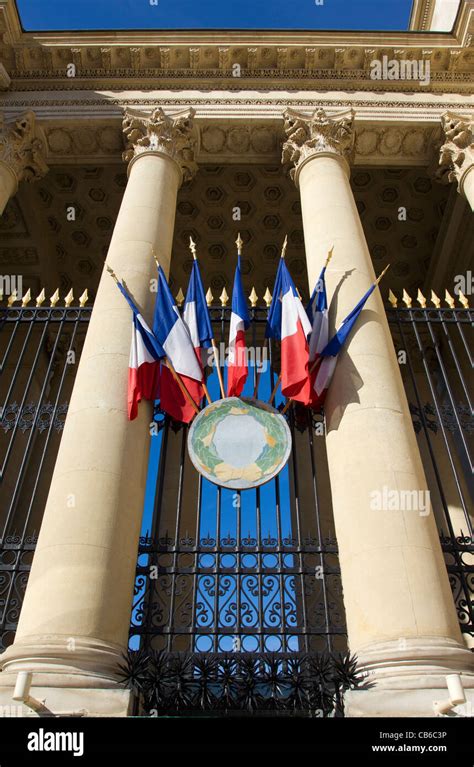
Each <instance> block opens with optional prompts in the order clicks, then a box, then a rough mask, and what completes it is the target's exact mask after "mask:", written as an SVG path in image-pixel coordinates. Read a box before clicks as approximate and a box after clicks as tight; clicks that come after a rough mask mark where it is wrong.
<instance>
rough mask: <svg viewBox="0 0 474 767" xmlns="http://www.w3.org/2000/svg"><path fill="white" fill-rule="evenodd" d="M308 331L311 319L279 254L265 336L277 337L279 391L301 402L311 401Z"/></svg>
mask: <svg viewBox="0 0 474 767" xmlns="http://www.w3.org/2000/svg"><path fill="white" fill-rule="evenodd" d="M310 333H311V323H310V321H309V319H308V315H307V314H306V312H305V310H304V308H303V305H302V303H301V301H300V298H299V296H298V292H297V290H296V288H295V284H294V282H293V280H292V278H291V275H290V273H289V271H288V268H287V266H286V263H285V260H284V259H283V258H282V259H280V264H279V267H278V272H277V276H276V280H275V287H274V290H273V298H272V303H271V306H270V311H269V315H268V320H267V330H266V336H267V338H268V337H270V338H280V339H281V391H282V394H283V395H284V396H285V397H287V398H288V399H292V400H296V401H297V402H302V403H303V404H305V405H307V404H309V402H310V401H311V383H310V378H309V369H308V363H309V347H308V341H307V337H308V335H309V334H310Z"/></svg>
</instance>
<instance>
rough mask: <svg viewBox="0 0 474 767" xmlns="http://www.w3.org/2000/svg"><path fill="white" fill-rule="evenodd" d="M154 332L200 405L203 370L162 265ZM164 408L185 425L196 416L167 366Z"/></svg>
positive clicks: (162, 383)
mask: <svg viewBox="0 0 474 767" xmlns="http://www.w3.org/2000/svg"><path fill="white" fill-rule="evenodd" d="M153 332H154V334H155V336H156V338H157V339H158V341H159V343H160V344H161V345H162V347H163V349H164V351H165V354H166V356H167V357H168V359H169V361H170V362H171V364H172V366H173V367H174V369H175V371H176V373H178V374H179V376H180V377H181V380H182V382H183V384H184V386H185V387H186V389H187V390H188V392H189V394H190V396H191V398H192V399H193V400H194V402H195V403H196V405H198V406H199V404H200V402H201V400H202V397H203V389H202V381H203V372H202V367H201V365H200V363H199V360H198V358H197V356H196V352H195V351H194V346H193V342H192V340H191V337H190V335H189V332H188V329H187V327H186V325H185V323H184V321H183V319H182V318H181V315H180V314H179V311H178V307H177V306H176V303H175V300H174V298H173V295H172V293H171V290H170V288H169V285H168V282H167V280H166V277H165V274H164V272H163V270H162V268H161V266H159V267H158V288H157V294H156V304H155V316H154V320H153ZM160 406H161V408H162V409H163V410H164V411H165V412H166V413H168V414H169V415H170V416H171V417H172V418H174V419H175V420H177V421H182V422H183V423H189V422H190V421H192V419H193V418H194V415H195V410H194V408H193V407H192V405H191V404H190V403H189V402H188V400H187V399H186V397H185V395H184V394H183V392H182V391H181V389H180V387H179V386H178V384H177V383H176V381H175V380H174V378H173V375H172V373H171V372H170V370H169V369H168V368H167V367H166V366H164V365H163V366H162V368H161V381H160Z"/></svg>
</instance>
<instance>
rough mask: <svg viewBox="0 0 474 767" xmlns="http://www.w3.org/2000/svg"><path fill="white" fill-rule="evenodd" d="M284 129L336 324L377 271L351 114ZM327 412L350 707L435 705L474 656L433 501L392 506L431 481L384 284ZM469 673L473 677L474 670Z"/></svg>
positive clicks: (309, 249)
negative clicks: (450, 676)
mask: <svg viewBox="0 0 474 767" xmlns="http://www.w3.org/2000/svg"><path fill="white" fill-rule="evenodd" d="M285 132H286V137H287V138H286V142H285V144H284V147H283V158H282V159H283V162H284V163H288V164H290V165H291V166H292V170H291V175H292V176H293V178H294V181H295V183H296V184H297V186H298V187H299V189H300V194H301V206H302V215H303V227H304V237H305V247H306V258H307V266H308V276H309V287H310V292H311V290H312V289H313V287H314V285H315V284H316V281H317V279H318V277H319V273H320V270H321V268H322V266H323V264H324V262H325V259H326V255H327V252H328V251H329V249H330V248H331V247H332V246H333V245H334V255H333V258H332V261H331V262H330V265H329V267H328V270H327V277H326V282H327V289H328V295H329V299H331V298H332V306H331V313H330V327H331V328H335V327H338V326H339V324H340V323H341V321H342V320H343V318H344V317H345V316H346V315H347V314H348V313H349V312H350V310H351V309H352V308H353V307H354V306H355V304H356V303H357V301H358V300H359V298H360V297H361V296H362V295H363V294H364V293H365V291H366V290H367V289H368V288H369V286H370V285H371V283H372V282H373V280H374V270H373V267H372V263H371V258H370V254H369V251H368V248H367V243H366V240H365V236H364V232H363V229H362V225H361V222H360V219H359V216H358V212H357V208H356V204H355V201H354V197H353V194H352V190H351V186H350V183H349V175H350V170H349V163H348V161H349V160H350V158H351V155H352V151H353V145H354V127H353V113H352V111H348V112H344V113H341V114H339V115H337V116H336V117H335V118H330V117H328V116H327V115H326V114H325V113H324V111H323V110H318V111H317V112H315V113H314V114H313V116H312V117H306V116H304V115H301V114H299V113H297V112H294V111H288V112H287V113H286V115H285ZM387 282H388V280H387ZM387 282H386V283H385V289H386V286H387ZM325 411H326V429H327V454H328V464H329V473H330V480H331V488H332V501H333V509H334V519H335V526H336V533H337V538H338V544H339V552H340V554H339V556H340V563H341V572H342V585H343V590H344V604H345V609H346V617H347V625H348V633H349V644H350V649H351V652H353V653H356V654H357V656H358V658H359V663H360V664H361V666H362V667H363V669H364V670H365V671H366V672H367V673H368V674H369V679H370V680H371V681H373V682H376V687H375V688H374V689H373V690H371V691H370V692H351V693H350V694H349V696H348V706H349V713H350V714H352V715H354V716H357V715H366V716H377V715H395V714H399V715H401V716H409V715H425V716H430V715H433V709H432V701H433V700H435V699H436V696H437V697H446V683H445V675H446V674H447V673H453V672H456V671H459V672H468V669H472V663H473V660H474V659H473V657H472V655H471V654H470V653H469V652H468V651H467V649H466V648H465V646H464V645H463V641H462V638H461V632H460V629H459V625H458V621H457V616H456V611H455V608H454V602H453V598H452V595H451V589H450V586H449V582H448V576H447V573H446V567H445V564H444V561H443V555H442V552H441V548H440V544H439V540H438V532H437V529H436V524H435V520H434V516H433V513H432V511H431V509H430V507H429V508H428V513H424V510H423V509H422V508H420V510H418V511H417V510H413V511H403V510H398V511H397V510H391V509H392V508H393V503H397V502H398V503H399V504H400V505H401V503H402V501H401V498H402V493H403V491H406V492H412V491H417V492H420V491H421V492H426V491H427V485H426V480H425V476H424V471H423V466H422V462H421V458H420V454H419V450H418V446H417V443H416V438H415V433H414V430H413V426H412V421H411V417H410V413H409V410H408V405H407V400H406V396H405V392H404V389H403V384H402V379H401V376H400V371H399V367H398V363H397V358H396V355H395V350H394V346H393V342H392V338H391V334H390V330H389V327H388V322H387V318H386V315H385V310H384V306H383V302H382V299H381V296H380V293H379V291H378V290H376V291H375V293H374V294H373V295H372V296H371V298H370V299H369V301H368V303H367V305H366V308H365V309H364V311H363V313H362V315H361V317H360V319H359V321H358V324H357V326H356V328H355V330H354V331H353V333H352V335H351V338H350V339H349V341H348V343H347V345H346V348H345V350H344V351H343V352H342V353H341V355H340V358H339V360H338V363H337V368H336V371H335V375H334V378H333V381H332V385H331V389H330V392H329V395H328V398H327V402H326V408H325ZM384 489H385V494H387V493H388V492H391V491H393V493H392V495H391V498H394V499H395V501H394V502H392V503H391V504H390V505H387V503H386V502H384V501H383V500H382V499H381V498H380V496H381V495H382V494H383V493H384ZM374 493H378V494H380V495H378V496H375V495H374ZM382 498H383V496H382ZM377 500H380V501H381V506H382V508H381V509H380V510H377ZM465 683H466V685H471V686H474V676H472V675H471V676H466V677H465ZM394 689H397V691H398V692H397V695H394V694H393V693H392V690H394ZM404 691H405V692H404ZM471 692H473V693H474V690H471Z"/></svg>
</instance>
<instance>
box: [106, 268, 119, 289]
mask: <svg viewBox="0 0 474 767" xmlns="http://www.w3.org/2000/svg"><path fill="white" fill-rule="evenodd" d="M105 268H106V269H107V271H108V273H109V274H110V276H111V277H112V279H113V280H114V282H116V283H117V285H118V277H117V275H116V274H115V272H114V270H113V269H112V267H111V266H109V265H108V264H106V265H105Z"/></svg>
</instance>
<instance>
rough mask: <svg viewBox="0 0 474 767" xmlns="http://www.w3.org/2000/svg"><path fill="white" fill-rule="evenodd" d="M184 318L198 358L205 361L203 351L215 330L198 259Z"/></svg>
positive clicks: (210, 343) (210, 341)
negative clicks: (213, 329)
mask: <svg viewBox="0 0 474 767" xmlns="http://www.w3.org/2000/svg"><path fill="white" fill-rule="evenodd" d="M183 320H184V322H185V323H186V326H187V328H188V332H189V335H190V336H191V341H192V342H193V346H194V349H195V351H196V354H197V356H198V360H199V361H200V362H202V363H204V360H203V359H202V352H203V350H204V349H208V348H209V347H210V346H211V345H212V338H213V332H212V324H211V318H210V316H209V309H208V308H207V302H206V296H205V293H204V286H203V284H202V279H201V271H200V269H199V263H198V262H197V260H196V259H195V260H194V261H193V268H192V271H191V276H190V278H189V284H188V290H187V292H186V299H185V302H184V310H183Z"/></svg>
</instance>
